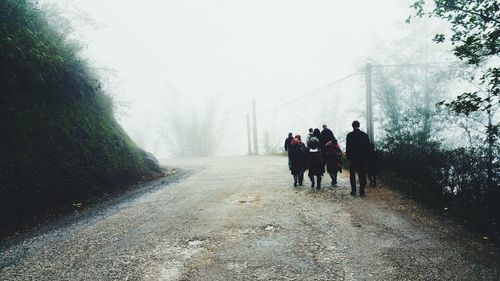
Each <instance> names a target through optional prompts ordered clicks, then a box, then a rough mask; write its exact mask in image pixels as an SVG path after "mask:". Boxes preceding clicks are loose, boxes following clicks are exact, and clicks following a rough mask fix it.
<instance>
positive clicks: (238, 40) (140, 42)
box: [41, 0, 451, 158]
mask: <svg viewBox="0 0 500 281" xmlns="http://www.w3.org/2000/svg"><path fill="white" fill-rule="evenodd" d="M41 3H42V4H43V5H46V6H47V5H48V7H51V8H52V9H55V8H57V10H58V11H59V12H60V13H61V14H62V16H65V17H67V18H68V19H70V21H71V22H72V31H71V34H72V35H71V36H72V37H73V38H76V39H78V40H79V41H80V42H83V43H84V45H85V47H84V49H83V50H82V56H83V57H85V58H87V59H88V60H89V61H90V63H91V64H92V65H93V66H94V67H95V68H97V69H99V71H100V74H101V76H102V79H103V83H104V87H105V89H107V91H108V93H109V94H111V95H113V97H114V98H115V101H116V105H117V109H116V114H117V118H118V120H119V122H120V123H121V125H122V126H123V127H124V129H125V130H126V131H127V133H128V134H129V135H130V136H131V137H132V138H133V140H134V141H135V142H136V143H138V144H139V145H140V146H142V147H144V148H145V149H146V150H148V151H151V152H153V153H155V154H156V155H157V156H158V157H161V158H164V157H176V156H182V155H177V153H176V152H180V151H182V148H183V146H188V148H187V149H188V150H189V149H190V148H192V147H193V146H196V145H199V146H201V147H203V146H210V147H211V149H209V150H210V153H209V154H212V152H213V153H214V154H216V155H238V154H246V153H247V128H246V114H251V113H252V107H251V106H252V100H253V99H255V100H256V106H257V128H258V136H259V150H260V151H261V152H263V151H266V150H267V151H268V152H273V151H278V150H279V149H280V148H281V146H282V143H283V140H284V138H285V137H286V136H287V134H288V132H293V133H294V134H301V135H306V133H307V129H308V128H309V127H313V128H320V126H321V125H322V124H327V125H328V126H329V127H330V128H331V129H332V130H333V132H334V134H335V135H336V136H337V138H339V141H340V142H341V143H342V142H343V140H344V137H345V135H346V133H347V132H348V131H349V130H350V129H351V128H350V124H351V122H352V120H354V119H359V120H360V121H361V126H362V129H364V128H365V123H366V122H365V80H364V79H365V77H364V72H363V71H364V66H365V64H366V63H367V62H376V63H384V62H385V60H387V62H388V63H397V61H396V60H397V59H395V58H394V54H393V53H394V52H397V53H398V54H399V55H400V59H401V60H404V61H403V62H402V63H412V61H411V60H412V59H414V60H415V61H413V62H414V63H421V62H422V58H423V57H422V54H421V53H420V54H419V53H417V52H416V53H414V55H413V56H411V55H409V54H408V53H409V52H413V51H418V49H417V50H415V49H411V48H410V47H411V46H412V45H416V46H425V48H426V49H433V48H438V47H436V46H434V45H433V43H432V42H431V39H432V37H433V34H432V33H433V32H434V31H433V28H429V30H428V33H427V32H426V33H419V32H418V31H417V33H418V34H419V35H420V36H418V37H414V38H413V39H408V36H409V34H411V33H412V32H413V33H415V26H412V25H408V24H405V23H404V21H405V19H406V18H407V17H408V16H409V15H410V14H411V10H410V8H409V5H410V1H401V0H380V1H345V0H343V1H339V0H336V1H298V0H286V1H285V0H275V1H268V0H267V1H264V0H254V1H234V0H219V1H206V0H204V1H202V0H196V1H193V0H188V1H184V0H183V1H164V0H148V1H131V0H120V1H117V0H114V1H112V0H85V1H83V0H81V1H60V0H44V1H41ZM54 7H55V8H54ZM420 21H426V20H425V19H423V20H420ZM428 21H430V20H428ZM433 24H434V23H430V22H425V23H423V24H422V23H420V26H423V25H425V26H433ZM417 25H418V23H417ZM436 28H438V27H436ZM398 40H399V41H398ZM401 40H409V41H408V44H407V46H409V47H408V48H407V47H401V46H402V45H398V43H397V42H400V41H401ZM440 48H443V47H440ZM412 54H413V53H412ZM391 56H392V57H391ZM450 57H451V54H450V55H449V56H448V57H447V56H446V55H443V57H442V58H441V57H434V58H432V60H433V61H443V60H449V59H450ZM395 61H396V62H395ZM382 121H383V120H378V119H377V118H376V124H375V127H376V128H377V130H379V129H380V126H382ZM193 124H197V126H198V129H196V130H195V131H196V132H191V133H189V132H188V133H186V132H183V128H184V127H188V126H192V125H193ZM201 127H209V128H205V129H200V128H201ZM375 136H376V138H377V137H378V136H379V132H378V131H375ZM184 148H185V147H184ZM193 149H194V148H193ZM180 154H182V153H180Z"/></svg>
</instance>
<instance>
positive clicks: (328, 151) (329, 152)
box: [323, 142, 342, 173]
mask: <svg viewBox="0 0 500 281" xmlns="http://www.w3.org/2000/svg"><path fill="white" fill-rule="evenodd" d="M323 152H324V157H325V161H326V170H327V172H328V173H333V172H335V171H337V172H342V150H341V149H340V146H339V144H338V143H336V142H335V143H334V142H327V143H326V145H325V149H324V150H323Z"/></svg>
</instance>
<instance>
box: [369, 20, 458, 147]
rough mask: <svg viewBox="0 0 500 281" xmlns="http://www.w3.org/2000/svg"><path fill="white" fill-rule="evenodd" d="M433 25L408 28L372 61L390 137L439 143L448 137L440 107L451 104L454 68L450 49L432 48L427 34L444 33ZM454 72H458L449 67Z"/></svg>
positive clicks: (379, 46) (378, 99) (381, 45)
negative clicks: (412, 137)
mask: <svg viewBox="0 0 500 281" xmlns="http://www.w3.org/2000/svg"><path fill="white" fill-rule="evenodd" d="M429 21H430V20H428V19H425V20H419V21H418V22H415V23H414V24H413V25H411V26H408V25H403V26H402V28H403V30H404V34H405V35H404V36H402V37H400V38H398V39H397V40H394V41H392V42H386V41H381V42H379V43H376V45H375V46H374V48H373V51H372V52H371V53H372V54H374V55H373V58H372V61H373V63H374V67H373V69H374V70H373V90H374V93H375V95H374V97H375V102H376V106H377V111H378V113H377V115H378V116H380V117H379V122H380V124H381V125H382V128H383V129H384V131H385V135H386V137H396V138H398V137H401V136H403V135H404V136H407V135H418V136H419V139H422V140H423V141H429V140H431V139H434V140H436V139H437V138H438V137H439V135H440V134H443V133H445V130H444V129H445V128H444V127H443V126H442V123H443V122H442V120H443V119H444V116H443V115H442V114H440V112H439V111H438V110H437V108H436V107H435V104H436V103H437V102H439V101H440V100H442V99H444V98H446V97H447V96H446V95H447V89H448V87H449V84H450V80H451V78H452V77H454V76H455V75H456V73H455V65H454V64H452V65H450V64H449V63H446V64H442V63H436V62H442V61H451V60H452V59H453V56H452V55H451V54H449V52H448V50H446V46H437V45H434V44H430V42H429V41H428V40H427V38H428V37H427V34H429V33H435V32H437V31H438V30H443V27H442V26H441V25H432V26H431V27H430V25H429ZM450 66H453V67H450Z"/></svg>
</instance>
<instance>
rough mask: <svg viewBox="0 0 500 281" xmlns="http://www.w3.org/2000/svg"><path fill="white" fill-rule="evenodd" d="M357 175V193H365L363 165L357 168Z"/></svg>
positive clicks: (364, 170) (364, 169)
mask: <svg viewBox="0 0 500 281" xmlns="http://www.w3.org/2000/svg"><path fill="white" fill-rule="evenodd" d="M357 170H358V176H359V194H360V195H365V187H366V168H365V166H364V165H360V166H359V167H358V168H357Z"/></svg>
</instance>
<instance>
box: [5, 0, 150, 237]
mask: <svg viewBox="0 0 500 281" xmlns="http://www.w3.org/2000/svg"><path fill="white" fill-rule="evenodd" d="M76 53H77V49H76V47H75V46H74V45H72V44H70V43H69V42H67V40H64V39H63V36H62V35H61V34H60V33H58V32H57V31H56V30H54V29H53V28H52V27H51V26H50V25H49V24H48V21H47V19H46V18H45V16H44V14H43V12H42V11H40V10H39V9H38V8H37V6H36V5H35V4H34V3H33V2H32V1H23V0H15V1H14V0H0V106H1V110H0V228H2V227H6V226H9V225H11V224H14V223H16V222H18V221H19V220H23V219H26V218H30V217H33V216H38V215H40V214H43V213H46V212H47V211H51V210H54V209H59V208H63V207H64V206H67V205H68V204H69V205H70V204H71V203H73V202H76V201H78V200H83V199H85V198H87V197H88V196H91V195H98V194H103V193H104V192H108V191H110V190H115V189H118V188H127V187H128V185H129V184H130V183H132V182H136V181H137V180H139V179H141V178H142V177H144V176H148V175H151V174H152V173H153V172H155V171H154V170H156V169H157V167H155V166H154V165H151V164H149V165H148V164H147V162H145V158H144V156H145V154H144V152H143V151H142V150H140V149H139V148H138V147H137V146H136V145H135V144H134V143H133V142H132V141H131V140H130V139H129V137H128V136H127V135H126V134H125V133H124V131H123V130H122V128H121V127H120V126H119V125H118V123H117V122H116V120H115V118H114V115H113V110H112V101H111V99H110V98H109V97H108V96H106V95H104V93H103V92H102V91H101V86H100V83H99V81H98V79H97V78H96V77H95V75H94V74H93V73H91V71H90V70H89V69H90V68H89V67H87V66H86V64H85V62H84V61H82V60H81V59H80V58H79V57H78V56H77V55H76Z"/></svg>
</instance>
